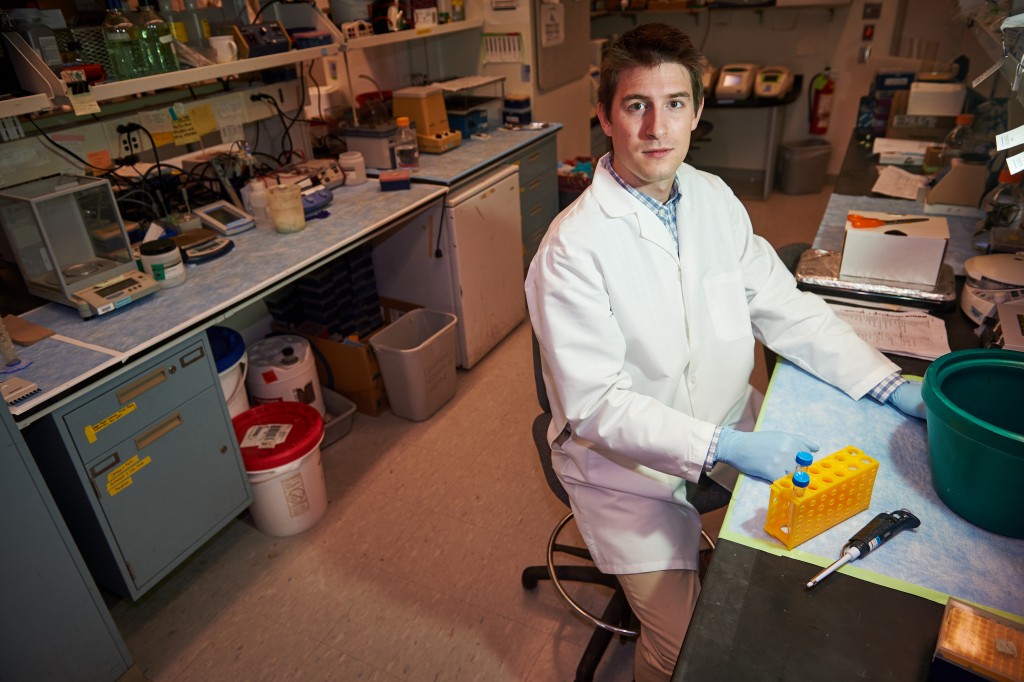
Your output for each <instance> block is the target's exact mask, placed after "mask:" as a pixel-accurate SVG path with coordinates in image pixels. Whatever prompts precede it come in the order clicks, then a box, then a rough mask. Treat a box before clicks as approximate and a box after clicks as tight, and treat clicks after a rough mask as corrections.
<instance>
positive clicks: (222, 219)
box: [206, 208, 242, 225]
mask: <svg viewBox="0 0 1024 682" xmlns="http://www.w3.org/2000/svg"><path fill="white" fill-rule="evenodd" d="M206 215H208V216H209V217H210V218H213V219H214V220H216V221H217V222H218V223H222V224H224V225H227V224H229V223H231V222H234V221H235V220H238V219H239V218H241V217H242V216H240V215H238V214H237V213H232V212H231V211H229V210H227V209H226V208H215V209H213V210H212V211H206Z"/></svg>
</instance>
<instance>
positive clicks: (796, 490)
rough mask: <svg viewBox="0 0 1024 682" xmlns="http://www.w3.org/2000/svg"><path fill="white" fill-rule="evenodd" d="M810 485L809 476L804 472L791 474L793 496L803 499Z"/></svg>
mask: <svg viewBox="0 0 1024 682" xmlns="http://www.w3.org/2000/svg"><path fill="white" fill-rule="evenodd" d="M810 484H811V476H810V474H808V473H807V472H806V471H798V472H796V473H795V474H793V494H794V495H796V496H797V497H803V496H804V493H805V492H807V486H809V485H810Z"/></svg>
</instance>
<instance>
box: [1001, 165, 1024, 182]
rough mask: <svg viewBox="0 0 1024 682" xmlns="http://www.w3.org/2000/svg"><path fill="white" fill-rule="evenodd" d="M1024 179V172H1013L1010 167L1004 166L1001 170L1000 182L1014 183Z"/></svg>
mask: <svg viewBox="0 0 1024 682" xmlns="http://www.w3.org/2000/svg"><path fill="white" fill-rule="evenodd" d="M1021 180H1024V173H1012V172H1010V169H1009V168H1003V169H1001V170H1000V171H999V182H1001V183H1005V184H1008V185H1012V184H1014V183H1017V182H1020V181H1021Z"/></svg>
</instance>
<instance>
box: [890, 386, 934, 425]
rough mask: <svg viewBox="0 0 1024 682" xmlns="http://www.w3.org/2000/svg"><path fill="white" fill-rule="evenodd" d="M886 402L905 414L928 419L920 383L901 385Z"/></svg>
mask: <svg viewBox="0 0 1024 682" xmlns="http://www.w3.org/2000/svg"><path fill="white" fill-rule="evenodd" d="M885 402H887V403H889V404H890V405H892V406H894V407H895V408H896V409H898V410H899V411H900V412H902V413H903V414H909V415H910V416H911V417H917V418H918V419H928V410H927V408H925V405H924V400H923V399H922V398H921V382H920V381H908V382H907V383H905V384H900V386H899V388H897V389H896V390H895V391H893V392H892V393H891V394H890V395H889V398H888V399H887V400H886V401H885Z"/></svg>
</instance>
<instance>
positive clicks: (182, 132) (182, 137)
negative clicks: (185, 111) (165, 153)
mask: <svg viewBox="0 0 1024 682" xmlns="http://www.w3.org/2000/svg"><path fill="white" fill-rule="evenodd" d="M193 142H199V133H198V132H196V128H195V126H194V125H192V119H191V118H190V117H189V116H179V117H178V118H176V119H174V144H177V145H183V144H192V143H193Z"/></svg>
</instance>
